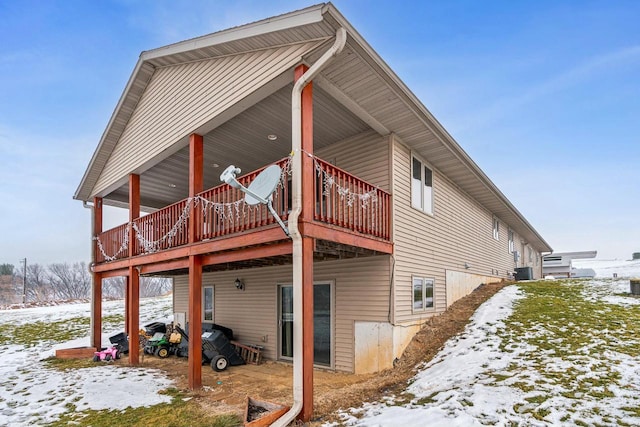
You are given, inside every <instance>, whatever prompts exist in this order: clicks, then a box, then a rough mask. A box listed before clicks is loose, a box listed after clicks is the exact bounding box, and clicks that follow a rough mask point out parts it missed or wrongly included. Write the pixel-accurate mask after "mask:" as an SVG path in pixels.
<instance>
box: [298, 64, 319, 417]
mask: <svg viewBox="0 0 640 427" xmlns="http://www.w3.org/2000/svg"><path fill="white" fill-rule="evenodd" d="M307 69H308V67H307V66H306V65H304V64H302V65H299V66H297V67H296V69H295V80H297V79H299V78H300V77H301V76H302V75H303V74H304V73H305V72H306V71H307ZM301 109H302V123H301V127H302V153H300V156H302V213H301V214H300V221H301V222H303V223H305V222H311V221H313V215H314V210H315V190H314V178H315V173H314V164H313V157H311V156H310V155H313V83H309V84H308V85H307V86H305V88H304V89H303V90H302V99H301ZM313 248H314V239H313V238H311V237H307V236H304V235H303V237H302V290H303V291H302V307H303V310H302V313H301V315H300V317H298V319H300V320H301V321H302V346H303V353H302V383H303V386H302V410H301V411H300V414H299V415H298V418H299V419H300V420H302V421H303V422H307V421H309V420H310V419H311V416H312V415H313Z"/></svg>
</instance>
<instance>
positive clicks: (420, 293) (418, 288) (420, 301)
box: [413, 276, 434, 313]
mask: <svg viewBox="0 0 640 427" xmlns="http://www.w3.org/2000/svg"><path fill="white" fill-rule="evenodd" d="M433 282H434V279H429V278H425V277H415V276H414V277H413V312H414V313H416V312H420V311H425V310H428V309H432V308H433Z"/></svg>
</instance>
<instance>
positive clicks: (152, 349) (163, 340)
mask: <svg viewBox="0 0 640 427" xmlns="http://www.w3.org/2000/svg"><path fill="white" fill-rule="evenodd" d="M169 348H170V343H169V340H168V339H167V336H166V335H165V334H164V333H162V332H156V333H155V334H154V335H153V337H151V338H150V339H149V340H148V341H147V344H146V345H145V346H144V352H145V354H155V355H156V356H158V357H161V358H163V359H164V358H165V357H168V356H169Z"/></svg>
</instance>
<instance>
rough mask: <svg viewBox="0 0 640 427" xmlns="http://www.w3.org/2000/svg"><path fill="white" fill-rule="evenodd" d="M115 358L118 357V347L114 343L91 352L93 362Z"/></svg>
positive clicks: (108, 360)
mask: <svg viewBox="0 0 640 427" xmlns="http://www.w3.org/2000/svg"><path fill="white" fill-rule="evenodd" d="M115 359H120V352H119V351H118V347H117V346H115V345H114V346H112V347H109V348H106V349H104V350H101V351H96V352H95V353H94V354H93V361H94V362H100V361H103V362H110V361H112V360H115Z"/></svg>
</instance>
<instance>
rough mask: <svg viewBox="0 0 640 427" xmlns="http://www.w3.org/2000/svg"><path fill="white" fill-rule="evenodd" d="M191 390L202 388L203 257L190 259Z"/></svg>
mask: <svg viewBox="0 0 640 427" xmlns="http://www.w3.org/2000/svg"><path fill="white" fill-rule="evenodd" d="M188 321H189V331H188V332H189V388H190V389H194V390H195V389H199V388H201V387H202V257H201V256H199V255H196V256H190V257H189V319H188Z"/></svg>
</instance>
